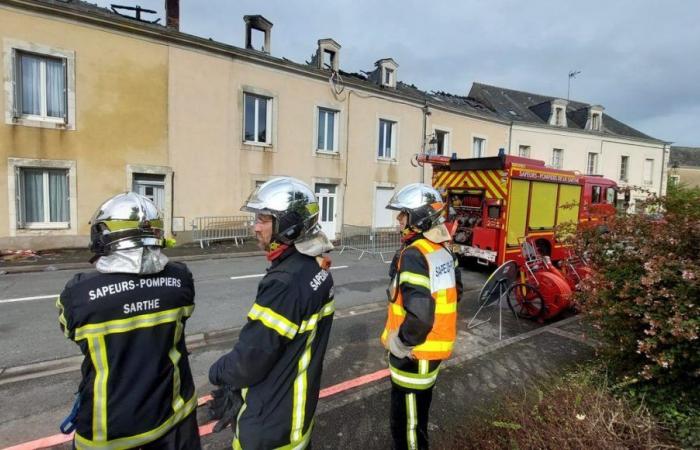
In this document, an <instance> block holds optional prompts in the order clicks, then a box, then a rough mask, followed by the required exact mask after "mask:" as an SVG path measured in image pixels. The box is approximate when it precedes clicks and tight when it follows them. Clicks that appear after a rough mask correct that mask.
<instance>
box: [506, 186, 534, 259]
mask: <svg viewBox="0 0 700 450" xmlns="http://www.w3.org/2000/svg"><path fill="white" fill-rule="evenodd" d="M529 196H530V182H529V181H523V180H512V181H511V184H510V196H509V201H508V225H507V229H508V237H507V241H506V243H507V244H508V245H511V246H513V245H515V246H517V245H518V238H519V237H523V236H525V225H526V222H527V208H528V199H529Z"/></svg>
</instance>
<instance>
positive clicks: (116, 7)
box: [110, 4, 160, 23]
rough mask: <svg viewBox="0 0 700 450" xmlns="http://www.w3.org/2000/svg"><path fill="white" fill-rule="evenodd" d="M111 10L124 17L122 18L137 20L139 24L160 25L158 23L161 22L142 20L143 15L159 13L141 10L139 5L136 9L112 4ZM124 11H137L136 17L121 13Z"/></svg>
mask: <svg viewBox="0 0 700 450" xmlns="http://www.w3.org/2000/svg"><path fill="white" fill-rule="evenodd" d="M110 8H111V9H112V11H113V12H114V13H115V14H118V15H120V16H122V17H127V18H129V19H136V20H138V21H139V22H146V23H158V22H160V19H156V20H153V21H151V20H146V19H142V18H141V13H146V14H157V13H158V11H154V10H152V9H146V8H141V7H140V6H139V5H136V6H135V7H134V6H125V5H115V4H111V5H110ZM122 9H123V10H127V11H135V13H136V16H129V15H126V14H124V13H122V12H120V11H119V10H122Z"/></svg>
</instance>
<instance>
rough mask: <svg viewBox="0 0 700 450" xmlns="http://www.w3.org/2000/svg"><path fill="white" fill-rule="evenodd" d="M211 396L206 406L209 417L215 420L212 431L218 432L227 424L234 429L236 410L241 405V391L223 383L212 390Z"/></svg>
mask: <svg viewBox="0 0 700 450" xmlns="http://www.w3.org/2000/svg"><path fill="white" fill-rule="evenodd" d="M211 396H212V399H211V400H210V401H209V403H208V404H207V406H208V407H209V419H211V420H217V422H216V424H215V425H214V433H218V432H219V431H221V430H223V429H224V428H226V427H227V426H229V425H231V429H232V430H235V428H236V419H237V417H238V411H239V410H240V409H241V406H243V397H241V391H240V390H238V389H232V388H231V387H229V386H226V385H224V386H221V387H220V388H219V389H216V390H215V391H212V393H211Z"/></svg>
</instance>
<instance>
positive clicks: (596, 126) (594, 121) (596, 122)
mask: <svg viewBox="0 0 700 450" xmlns="http://www.w3.org/2000/svg"><path fill="white" fill-rule="evenodd" d="M591 130H596V131H600V114H593V115H592V116H591Z"/></svg>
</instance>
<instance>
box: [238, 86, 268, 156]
mask: <svg viewBox="0 0 700 450" xmlns="http://www.w3.org/2000/svg"><path fill="white" fill-rule="evenodd" d="M244 109H245V115H244V119H243V122H244V124H243V129H244V136H243V140H244V141H245V142H249V143H255V144H271V143H272V98H270V97H265V96H262V95H255V94H250V93H247V92H246V93H245V94H244Z"/></svg>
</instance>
